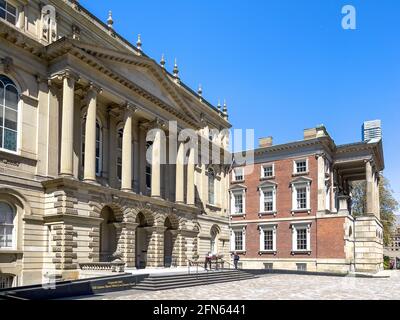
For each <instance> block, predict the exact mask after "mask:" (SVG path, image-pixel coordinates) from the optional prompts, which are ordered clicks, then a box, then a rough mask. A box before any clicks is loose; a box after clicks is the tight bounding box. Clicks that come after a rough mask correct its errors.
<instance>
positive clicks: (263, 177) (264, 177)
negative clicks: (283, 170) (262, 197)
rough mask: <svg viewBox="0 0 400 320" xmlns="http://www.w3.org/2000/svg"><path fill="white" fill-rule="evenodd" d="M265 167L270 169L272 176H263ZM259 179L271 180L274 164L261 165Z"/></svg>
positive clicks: (273, 173) (273, 174)
mask: <svg viewBox="0 0 400 320" xmlns="http://www.w3.org/2000/svg"><path fill="white" fill-rule="evenodd" d="M266 167H272V176H269V177H267V176H265V175H264V168H266ZM260 177H261V179H273V178H274V177H275V163H265V164H263V165H261V173H260Z"/></svg>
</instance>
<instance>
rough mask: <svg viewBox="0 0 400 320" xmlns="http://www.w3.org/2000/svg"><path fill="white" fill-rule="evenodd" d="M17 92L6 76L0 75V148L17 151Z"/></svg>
mask: <svg viewBox="0 0 400 320" xmlns="http://www.w3.org/2000/svg"><path fill="white" fill-rule="evenodd" d="M18 102H19V97H18V90H17V87H16V86H15V84H14V83H13V82H12V81H11V80H10V79H9V78H8V77H6V76H4V75H0V148H1V149H3V150H8V151H14V152H16V151H17V139H18Z"/></svg>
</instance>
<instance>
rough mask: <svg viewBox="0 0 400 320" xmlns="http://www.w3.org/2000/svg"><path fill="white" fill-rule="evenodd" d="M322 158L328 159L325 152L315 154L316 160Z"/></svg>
mask: <svg viewBox="0 0 400 320" xmlns="http://www.w3.org/2000/svg"><path fill="white" fill-rule="evenodd" d="M321 157H322V158H323V159H326V158H327V156H326V153H325V152H318V153H316V154H315V159H319V158H321Z"/></svg>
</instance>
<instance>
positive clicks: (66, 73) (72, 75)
mask: <svg viewBox="0 0 400 320" xmlns="http://www.w3.org/2000/svg"><path fill="white" fill-rule="evenodd" d="M56 77H57V78H58V79H59V80H64V79H71V80H74V81H75V82H78V81H79V80H80V79H81V76H80V75H79V74H78V73H76V72H75V71H72V70H71V69H65V70H63V71H62V72H60V73H58V74H57V75H56Z"/></svg>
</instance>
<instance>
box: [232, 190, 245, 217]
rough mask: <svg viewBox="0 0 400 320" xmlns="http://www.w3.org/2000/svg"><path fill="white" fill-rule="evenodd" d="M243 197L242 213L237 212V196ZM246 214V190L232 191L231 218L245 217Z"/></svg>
mask: <svg viewBox="0 0 400 320" xmlns="http://www.w3.org/2000/svg"><path fill="white" fill-rule="evenodd" d="M240 194H241V195H242V212H240V213H238V212H236V205H235V195H240ZM245 214H246V189H242V190H232V191H231V216H244V215H245Z"/></svg>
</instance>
